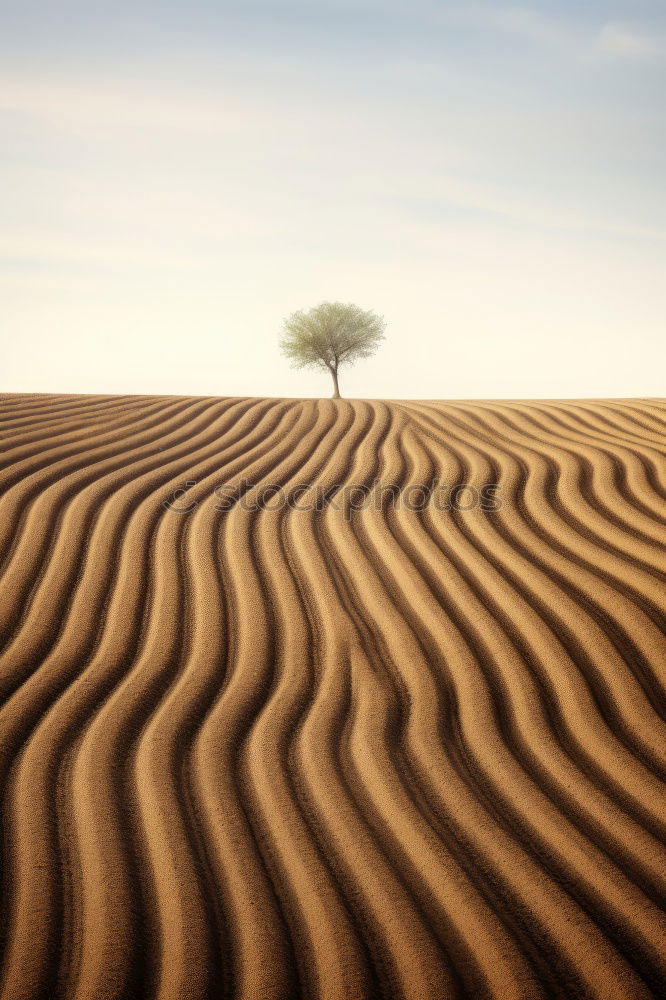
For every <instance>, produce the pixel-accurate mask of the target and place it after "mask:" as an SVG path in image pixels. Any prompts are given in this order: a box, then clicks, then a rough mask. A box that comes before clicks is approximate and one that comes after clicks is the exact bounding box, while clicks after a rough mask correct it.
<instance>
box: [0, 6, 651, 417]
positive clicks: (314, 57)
mask: <svg viewBox="0 0 666 1000" xmlns="http://www.w3.org/2000/svg"><path fill="white" fill-rule="evenodd" d="M664 94H666V4H665V3H664V0H616V2H614V3H611V2H602V0H557V2H556V0H542V2H533V3H530V4H529V5H528V6H510V5H505V4H503V3H493V2H486V3H478V4H477V3H475V2H474V0H470V2H460V3H449V2H435V0H335V2H334V0H330V2H329V0H310V2H307V0H279V2H277V0H244V2H240V0H239V2H238V3H233V4H230V3H227V2H224V0H215V2H213V0H188V2H185V0H160V2H157V0H132V2H129V0H114V2H113V3H109V2H108V0H103V2H101V0H31V2H30V3H26V2H25V0H0V149H1V151H2V155H1V157H0V312H1V319H0V390H1V391H9V392H66V393H71V392H90V393H168V394H172V393H178V394H180V393H182V394H195V395H224V396H227V395H244V396H247V395H258V396H322V395H329V394H330V385H329V381H330V380H329V378H328V376H327V375H326V373H320V372H316V371H314V372H313V371H298V370H294V369H291V368H290V367H289V363H288V361H287V360H286V358H284V357H283V356H282V355H281V353H280V350H279V334H280V330H281V326H282V322H283V319H284V317H286V316H287V315H288V314H290V313H291V312H293V311H294V310H296V309H307V308H308V307H310V306H314V305H316V304H317V303H318V302H320V301H323V300H328V301H342V302H355V303H357V304H358V305H360V306H361V307H363V308H368V309H372V310H374V311H375V312H377V313H379V314H380V315H383V316H384V318H385V320H386V341H385V342H384V344H383V345H382V346H381V348H380V350H379V352H378V353H377V355H376V356H375V357H374V358H371V359H369V360H365V361H361V362H359V363H358V364H357V365H356V366H355V367H354V368H350V369H349V370H343V371H342V372H341V391H342V394H343V395H348V396H353V397H375V398H377V397H378V398H427V399H432V398H453V399H456V398H458V399H459V398H463V399H470V398H544V397H546V398H547V397H564V398H571V397H580V396H588V397H589V396H593V397H598V396H621V397H625V396H663V395H666V393H665V391H664V372H665V371H666V196H665V195H666V105H665V100H664Z"/></svg>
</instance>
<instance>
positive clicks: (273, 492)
mask: <svg viewBox="0 0 666 1000" xmlns="http://www.w3.org/2000/svg"><path fill="white" fill-rule="evenodd" d="M665 426H666V405H665V404H664V403H663V402H660V401H659V400H629V399H628V400H575V401H542V400H540V401H525V402H513V401H489V402H469V403H467V402H451V403H442V402H402V401H401V402H382V401H376V400H368V401H365V400H353V401H347V400H282V399H258V398H213V397H179V396H75V395H70V396H65V395H58V396H46V395H5V396H3V397H1V398H0V432H1V441H2V451H3V458H2V467H1V471H0V490H1V491H2V497H1V499H0V575H1V586H2V599H1V605H0V649H1V668H0V679H1V687H0V750H1V756H0V768H1V770H0V783H1V788H2V857H3V874H2V911H1V925H0V957H1V959H2V968H1V978H0V1000H61V998H67V1000H121V998H122V1000H132V998H155V1000H208V998H218V997H219V998H234V1000H299V998H302V1000H374V998H384V1000H401V998H405V1000H449V998H450V1000H454V998H456V1000H457V998H470V1000H487V998H493V1000H519V998H522V1000H537V998H546V997H562V998H565V997H575V998H583V1000H638V998H640V1000H643V998H654V997H661V996H665V995H666V953H665V947H664V943H665V939H664V932H665V929H666V925H665V921H664V916H663V909H662V908H660V903H661V904H662V905H663V900H664V883H665V882H666V855H665V852H664V848H663V834H664V827H665V825H666V808H665V807H666V800H665V797H664V785H663V784H662V783H661V781H660V775H661V776H662V777H663V773H664V759H665V757H666V741H665V739H664V725H663V706H664V698H663V695H664V684H663V681H664V673H663V671H664V665H665V664H666V641H665V637H664V627H663V626H664V596H665V589H664V569H665V568H666V566H665V562H666V560H665V558H664V548H663V545H664V541H665V540H666V505H665V503H664V495H665V485H666V466H665V464H664V461H663V455H664V444H665V441H666V436H665V434H664V430H665Z"/></svg>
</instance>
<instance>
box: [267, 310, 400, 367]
mask: <svg viewBox="0 0 666 1000" xmlns="http://www.w3.org/2000/svg"><path fill="white" fill-rule="evenodd" d="M385 325H386V324H385V323H384V320H383V318H382V317H381V316H376V315H375V313H373V312H366V311H364V310H363V309H360V308H359V307H358V306H355V305H352V304H351V303H348V304H346V303H344V302H322V303H321V304H320V305H318V306H315V307H314V309H310V310H308V312H302V311H299V312H295V313H293V314H292V315H291V316H289V318H288V319H286V320H285V323H284V331H283V334H282V339H281V342H280V346H281V348H282V351H283V352H284V354H286V355H287V357H288V358H289V359H290V361H291V363H292V365H293V366H294V367H295V368H319V369H326V370H328V371H330V372H331V373H335V372H337V370H338V368H339V367H340V365H346V364H353V362H354V361H356V360H357V359H358V358H368V357H370V355H371V354H374V352H375V351H376V350H377V347H378V346H379V342H380V341H381V340H383V339H384V328H385Z"/></svg>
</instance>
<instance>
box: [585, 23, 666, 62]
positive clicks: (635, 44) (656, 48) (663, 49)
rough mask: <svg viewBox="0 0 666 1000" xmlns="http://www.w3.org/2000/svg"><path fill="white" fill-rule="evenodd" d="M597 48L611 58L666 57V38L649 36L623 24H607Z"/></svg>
mask: <svg viewBox="0 0 666 1000" xmlns="http://www.w3.org/2000/svg"><path fill="white" fill-rule="evenodd" d="M596 43H597V48H598V50H599V51H600V52H603V53H605V54H606V55H610V56H620V57H626V58H631V59H643V58H645V57H651V56H659V55H666V36H665V35H658V34H648V33H646V32H643V31H641V30H640V29H636V28H632V27H630V26H627V25H623V24H616V23H609V24H605V25H604V27H603V28H602V29H601V31H600V32H599V34H598V36H597V40H596Z"/></svg>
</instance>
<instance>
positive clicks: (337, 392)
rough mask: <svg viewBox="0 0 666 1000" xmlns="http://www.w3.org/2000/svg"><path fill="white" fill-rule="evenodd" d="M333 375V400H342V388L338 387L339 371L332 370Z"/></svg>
mask: <svg viewBox="0 0 666 1000" xmlns="http://www.w3.org/2000/svg"><path fill="white" fill-rule="evenodd" d="M331 375H332V376H333V396H332V397H331V398H332V399H340V387H339V385H338V369H337V368H331Z"/></svg>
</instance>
